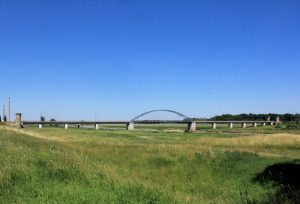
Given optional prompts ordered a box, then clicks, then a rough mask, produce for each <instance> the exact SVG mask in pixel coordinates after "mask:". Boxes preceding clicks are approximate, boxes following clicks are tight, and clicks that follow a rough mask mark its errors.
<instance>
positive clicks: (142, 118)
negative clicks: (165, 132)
mask: <svg viewBox="0 0 300 204" xmlns="http://www.w3.org/2000/svg"><path fill="white" fill-rule="evenodd" d="M159 112H164V113H168V114H173V115H174V116H175V117H172V118H163V119H161V118H160V119H157V118H149V115H150V114H154V113H159ZM147 117H148V118H147ZM155 117H157V116H155ZM278 122H279V118H278V119H277V120H276V121H270V120H266V121H264V120H262V121H211V120H205V121H203V120H193V119H191V118H190V117H188V116H186V115H184V114H182V113H179V112H177V111H173V110H165V109H163V110H153V111H148V112H145V113H142V114H140V115H138V116H136V117H135V118H133V119H132V120H130V121H126V120H124V121H123V120H122V121H82V120H81V121H22V119H21V113H17V114H16V126H17V127H24V126H25V125H37V126H38V127H39V128H43V126H44V125H63V126H64V128H65V129H68V128H69V125H75V127H77V128H79V127H80V126H82V125H93V126H94V127H95V129H97V130H98V129H99V128H100V126H101V125H105V124H124V125H125V126H126V129H127V130H134V125H135V124H187V131H188V132H193V131H196V128H197V125H201V124H209V125H211V127H212V129H216V128H217V126H218V125H220V124H227V125H228V128H233V127H234V125H240V126H241V127H242V128H246V127H247V126H249V127H257V126H258V125H261V126H266V125H273V124H274V123H278Z"/></svg>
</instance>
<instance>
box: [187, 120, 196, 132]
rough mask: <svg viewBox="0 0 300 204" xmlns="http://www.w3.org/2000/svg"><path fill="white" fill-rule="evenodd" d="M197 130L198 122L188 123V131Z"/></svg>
mask: <svg viewBox="0 0 300 204" xmlns="http://www.w3.org/2000/svg"><path fill="white" fill-rule="evenodd" d="M194 131H196V122H189V123H188V132H194Z"/></svg>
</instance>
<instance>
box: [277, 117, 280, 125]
mask: <svg viewBox="0 0 300 204" xmlns="http://www.w3.org/2000/svg"><path fill="white" fill-rule="evenodd" d="M279 123H280V118H279V116H277V117H276V125H279Z"/></svg>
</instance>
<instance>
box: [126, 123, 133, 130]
mask: <svg viewBox="0 0 300 204" xmlns="http://www.w3.org/2000/svg"><path fill="white" fill-rule="evenodd" d="M127 130H134V122H130V123H127Z"/></svg>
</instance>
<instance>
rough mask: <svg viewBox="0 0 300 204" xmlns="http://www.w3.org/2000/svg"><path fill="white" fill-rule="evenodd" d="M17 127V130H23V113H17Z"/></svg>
mask: <svg viewBox="0 0 300 204" xmlns="http://www.w3.org/2000/svg"><path fill="white" fill-rule="evenodd" d="M16 127H17V128H22V127H23V126H22V114H21V113H16Z"/></svg>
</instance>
